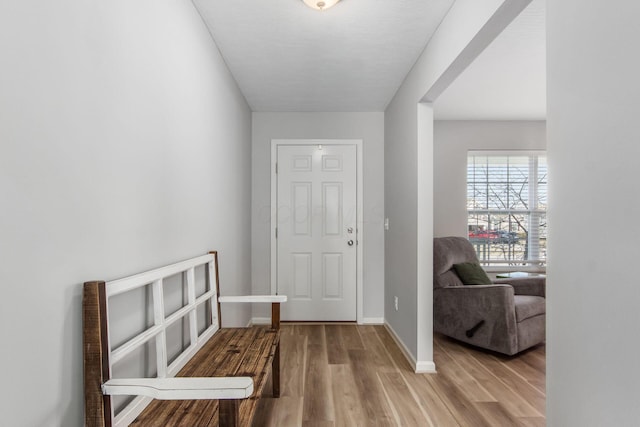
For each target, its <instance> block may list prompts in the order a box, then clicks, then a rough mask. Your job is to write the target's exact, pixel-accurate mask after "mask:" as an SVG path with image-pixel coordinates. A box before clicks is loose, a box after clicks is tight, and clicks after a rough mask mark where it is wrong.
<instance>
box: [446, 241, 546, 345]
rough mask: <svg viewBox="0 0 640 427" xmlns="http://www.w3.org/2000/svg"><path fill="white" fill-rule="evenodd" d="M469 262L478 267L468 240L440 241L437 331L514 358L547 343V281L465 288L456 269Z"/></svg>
mask: <svg viewBox="0 0 640 427" xmlns="http://www.w3.org/2000/svg"><path fill="white" fill-rule="evenodd" d="M463 262H478V258H477V256H476V253H475V251H474V249H473V246H472V245H471V243H470V242H469V241H468V240H467V239H465V238H463V237H440V238H435V239H434V242H433V312H434V319H433V320H434V322H433V325H434V327H433V329H434V331H436V332H440V333H442V334H445V335H448V336H450V337H452V338H455V339H458V340H460V341H464V342H467V343H469V344H473V345H476V346H479V347H483V348H486V349H489V350H494V351H497V352H500V353H504V354H508V355H513V354H516V353H518V352H520V351H522V350H525V349H527V348H529V347H531V346H534V345H536V344H538V343H541V342H543V341H544V340H545V278H544V277H531V278H517V279H500V280H496V281H494V282H493V283H494V284H492V285H463V283H462V281H461V280H460V278H459V277H458V275H457V274H456V272H455V270H454V269H453V265H454V264H458V263H463Z"/></svg>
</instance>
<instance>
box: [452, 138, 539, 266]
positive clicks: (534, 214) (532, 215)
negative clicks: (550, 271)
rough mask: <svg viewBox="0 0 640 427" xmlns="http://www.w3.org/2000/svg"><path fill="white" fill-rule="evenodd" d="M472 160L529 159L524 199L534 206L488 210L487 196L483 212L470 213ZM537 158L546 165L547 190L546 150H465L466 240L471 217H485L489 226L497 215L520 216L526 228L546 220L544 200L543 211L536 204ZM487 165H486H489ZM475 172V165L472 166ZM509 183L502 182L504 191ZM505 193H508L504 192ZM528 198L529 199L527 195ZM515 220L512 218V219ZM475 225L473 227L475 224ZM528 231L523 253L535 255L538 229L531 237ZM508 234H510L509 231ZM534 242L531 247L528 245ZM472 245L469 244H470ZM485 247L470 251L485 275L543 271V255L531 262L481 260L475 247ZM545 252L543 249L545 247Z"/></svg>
mask: <svg viewBox="0 0 640 427" xmlns="http://www.w3.org/2000/svg"><path fill="white" fill-rule="evenodd" d="M475 157H485V158H487V157H505V158H506V157H530V158H534V159H535V160H534V162H535V166H531V164H530V166H529V172H528V174H527V179H526V182H527V185H528V189H527V192H528V196H529V197H528V199H527V200H530V201H533V204H534V206H529V207H528V209H510V208H507V209H496V208H495V207H491V206H490V203H489V196H488V195H487V203H486V209H478V208H475V209H470V201H471V199H470V196H469V195H470V190H469V187H470V184H471V183H476V182H477V181H470V171H471V167H472V164H471V159H472V158H475ZM540 158H544V161H545V164H547V169H546V172H545V174H544V176H543V177H544V185H545V186H548V178H547V177H548V162H547V159H548V157H547V152H546V150H491V149H486V150H468V151H467V160H466V162H467V165H466V181H465V185H466V203H465V205H466V211H467V238H469V235H470V233H471V232H472V227H473V225H474V224H472V223H471V222H470V217H471V215H486V216H487V217H488V219H487V222H488V223H489V224H490V218H491V216H492V215H494V216H497V215H501V216H505V215H506V216H513V215H523V216H525V217H527V221H528V223H529V224H532V223H533V221H532V219H534V220H535V219H536V218H538V220H539V219H540V218H544V217H546V214H547V207H548V206H547V205H548V198H545V200H546V202H547V204H546V205H545V206H544V207H541V206H540V205H539V204H538V200H539V195H540V193H539V191H538V188H539V187H538V186H539V183H540V179H541V178H542V177H540V176H539V175H538V173H539V171H540V169H539V159H540ZM505 161H506V163H507V164H508V160H507V159H505ZM529 161H530V162H531V161H532V160H531V159H530V160H529ZM489 164H490V163H489ZM473 167H474V168H475V165H474V166H473ZM508 170H509V169H508V167H507V171H508ZM532 171H534V173H533V177H532ZM507 176H508V172H507ZM486 182H487V187H489V185H490V182H491V181H490V177H489V176H487V180H486ZM509 182H511V181H509V180H507V181H505V186H506V187H507V188H509V187H510V185H509ZM507 191H509V190H507ZM546 191H547V189H546V187H545V190H544V193H545V196H546ZM531 194H532V195H531ZM507 205H509V203H507ZM514 219H515V218H514ZM476 225H477V224H476ZM487 228H490V226H488V227H487ZM530 230H532V227H531V225H529V230H528V231H527V239H528V241H527V251H528V250H530V249H531V248H532V247H533V248H534V249H535V250H536V251H537V250H539V242H540V237H537V236H539V235H540V233H539V228H538V227H536V228H535V233H532V231H530ZM495 231H496V230H490V229H488V230H486V232H487V233H491V232H495ZM510 231H511V230H510ZM535 239H537V243H535ZM532 241H534V244H532V243H531V242H532ZM472 243H473V242H472ZM481 244H482V245H489V244H491V243H488V242H487V243H476V244H474V249H475V250H476V254H477V255H478V259H479V261H480V264H481V265H483V267H484V268H485V269H486V270H488V271H494V272H498V271H535V272H544V271H545V270H546V264H547V258H546V253H545V256H544V257H540V252H535V253H537V254H538V256H537V257H535V258H529V259H519V260H505V259H502V260H500V259H482V258H481V254H480V253H479V252H478V245H481ZM545 249H546V247H545Z"/></svg>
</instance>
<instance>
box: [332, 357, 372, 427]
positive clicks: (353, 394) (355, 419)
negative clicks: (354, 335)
mask: <svg viewBox="0 0 640 427" xmlns="http://www.w3.org/2000/svg"><path fill="white" fill-rule="evenodd" d="M347 357H348V355H347ZM329 371H330V373H331V386H332V392H333V405H334V408H335V411H336V414H335V421H336V423H335V424H336V426H338V427H342V426H344V427H350V426H357V425H362V424H363V423H364V419H365V417H364V411H363V410H362V403H361V401H360V395H359V393H358V388H357V387H356V380H355V378H354V376H353V370H352V369H351V366H350V365H331V366H330V367H329Z"/></svg>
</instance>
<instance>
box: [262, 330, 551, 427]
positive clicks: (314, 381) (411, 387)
mask: <svg viewBox="0 0 640 427" xmlns="http://www.w3.org/2000/svg"><path fill="white" fill-rule="evenodd" d="M281 340H282V341H281V343H282V344H281V352H282V355H281V356H282V359H281V363H282V377H281V381H282V383H281V397H280V398H279V399H273V398H272V397H270V395H269V394H268V393H269V392H266V395H265V396H264V397H263V398H262V399H261V400H260V403H259V407H258V411H257V413H256V416H255V418H254V423H253V425H254V427H262V426H278V427H288V426H304V427H316V426H318V427H320V426H321V427H330V426H335V427H338V426H349V427H351V426H435V427H440V426H446V427H448V426H473V427H476V426H491V427H495V426H500V427H502V426H544V425H545V417H544V414H545V346H544V345H540V346H537V347H535V348H533V349H531V350H529V351H526V352H524V353H522V354H520V355H519V356H516V357H506V356H501V355H498V354H495V353H489V352H485V351H481V350H476V349H475V348H473V347H470V346H466V345H463V344H460V343H458V342H457V341H453V340H450V339H448V338H446V337H444V336H441V335H436V336H435V342H434V359H435V363H436V367H437V369H438V373H437V374H415V373H414V372H412V370H411V368H410V366H409V364H408V362H407V361H406V359H405V358H404V356H403V355H402V353H401V351H400V349H399V348H398V346H397V345H396V343H395V342H394V340H393V338H392V337H391V335H389V333H388V331H387V330H386V329H385V327H383V326H358V325H335V324H330V325H287V324H285V325H283V328H282V338H281ZM266 390H270V386H269V385H267V387H266Z"/></svg>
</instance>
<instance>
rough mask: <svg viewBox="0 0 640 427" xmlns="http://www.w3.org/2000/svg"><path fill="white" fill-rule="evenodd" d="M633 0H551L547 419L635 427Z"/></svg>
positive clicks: (639, 303) (639, 346) (638, 236)
mask: <svg viewBox="0 0 640 427" xmlns="http://www.w3.org/2000/svg"><path fill="white" fill-rule="evenodd" d="M638 15H640V3H638V2H635V1H619V2H616V3H615V5H613V4H611V3H606V4H605V3H603V2H584V1H579V0H566V1H561V2H548V3H547V46H548V51H547V55H548V61H547V65H548V68H547V70H548V76H547V82H548V97H547V99H548V101H547V102H548V114H547V130H548V143H547V147H548V148H547V152H548V159H549V179H550V182H551V183H553V185H550V186H549V206H550V209H551V210H550V212H549V214H548V218H549V264H548V267H547V273H548V286H547V324H548V329H547V349H548V350H547V414H548V425H549V426H552V427H572V426H637V425H638V420H639V419H640V405H638V402H640V387H638V384H640V367H639V364H638V354H639V353H640V341H639V340H638V338H639V334H638V330H639V325H640V310H639V307H640V284H639V283H638V280H637V276H636V275H635V274H634V268H635V266H636V265H637V264H638V258H639V255H640V250H639V247H638V242H639V241H640V229H639V228H638V218H640V199H638V160H639V159H640V143H639V141H640V126H639V125H638V115H639V114H638V113H639V112H640V109H639V108H638V99H639V98H640V85H639V83H638V76H640V57H639V56H638V54H637V41H638V40H640V26H638V22H637V17H638Z"/></svg>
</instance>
